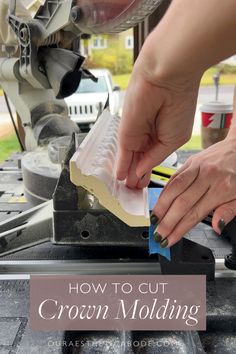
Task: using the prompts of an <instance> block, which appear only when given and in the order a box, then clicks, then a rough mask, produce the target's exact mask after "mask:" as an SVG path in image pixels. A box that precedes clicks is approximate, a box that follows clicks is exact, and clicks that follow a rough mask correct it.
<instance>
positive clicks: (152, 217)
mask: <svg viewBox="0 0 236 354" xmlns="http://www.w3.org/2000/svg"><path fill="white" fill-rule="evenodd" d="M150 221H151V224H152V225H156V224H157V223H158V217H157V216H156V215H155V214H152V215H151V217H150Z"/></svg>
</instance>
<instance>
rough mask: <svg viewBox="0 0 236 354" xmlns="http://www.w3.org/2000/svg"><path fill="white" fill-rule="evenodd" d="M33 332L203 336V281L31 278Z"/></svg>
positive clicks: (181, 277)
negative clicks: (168, 332) (160, 332)
mask: <svg viewBox="0 0 236 354" xmlns="http://www.w3.org/2000/svg"><path fill="white" fill-rule="evenodd" d="M30 327H31V328H32V329H34V330H44V331H54V330H79V331H81V330H99V331H102V330H142V331H144V330H150V331H151V330H154V331H156V330H187V331H189V330H191V331H196V330H206V277H205V276H203V275H76V276H74V275H73V276H72V275H62V276H31V279H30Z"/></svg>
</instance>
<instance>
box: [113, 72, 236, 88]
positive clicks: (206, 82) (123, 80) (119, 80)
mask: <svg viewBox="0 0 236 354" xmlns="http://www.w3.org/2000/svg"><path fill="white" fill-rule="evenodd" d="M216 72H217V69H216V68H210V69H208V70H207V71H206V72H205V73H204V75H203V77H202V80H201V85H202V86H210V85H213V79H212V76H213V75H214V74H215V73H216ZM129 79H130V74H125V75H114V76H113V81H114V83H115V84H117V85H119V86H120V88H121V90H125V89H126V88H127V86H128V83H129ZM220 84H221V85H235V84H236V74H222V75H221V77H220Z"/></svg>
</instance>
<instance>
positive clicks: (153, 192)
mask: <svg viewBox="0 0 236 354" xmlns="http://www.w3.org/2000/svg"><path fill="white" fill-rule="evenodd" d="M161 191H162V188H149V189H148V199H149V210H152V209H153V208H154V206H155V204H156V202H157V199H158V198H159V196H160V194H161ZM155 228H156V226H155V225H150V227H149V254H156V253H158V254H160V255H161V256H163V257H165V258H167V259H168V260H169V261H170V260H171V252H170V248H161V247H160V244H159V243H157V242H156V241H154V239H153V233H154V231H155Z"/></svg>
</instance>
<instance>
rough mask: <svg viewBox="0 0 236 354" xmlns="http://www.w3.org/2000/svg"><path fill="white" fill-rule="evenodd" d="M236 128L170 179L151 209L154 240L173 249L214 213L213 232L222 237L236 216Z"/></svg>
mask: <svg viewBox="0 0 236 354" xmlns="http://www.w3.org/2000/svg"><path fill="white" fill-rule="evenodd" d="M235 129H236V127H235V128H233V129H231V132H230V134H229V136H228V137H227V138H226V139H225V140H224V141H221V142H219V143H217V144H215V145H212V146H211V147H209V148H208V149H206V150H203V151H202V152H200V153H199V154H196V155H194V156H192V157H190V158H189V159H188V160H187V161H186V163H185V164H184V165H183V166H182V167H181V168H180V170H179V171H178V172H177V173H176V174H175V175H173V176H172V177H171V179H170V181H169V182H168V184H167V185H166V186H165V188H164V190H163V191H162V193H161V196H160V198H159V200H158V202H157V204H156V206H155V207H154V209H153V214H154V215H156V217H157V218H158V222H157V228H156V231H155V236H154V238H155V239H156V240H157V241H158V242H161V246H162V247H167V246H172V245H173V244H175V243H176V242H177V241H179V240H180V239H181V238H182V237H183V236H184V234H186V233H187V232H188V231H189V230H190V229H191V228H192V227H193V226H195V225H196V224H197V223H199V222H200V221H201V220H202V219H204V217H206V216H207V215H208V214H209V213H210V212H212V211H213V218H212V226H213V229H214V230H215V231H216V232H217V233H218V234H221V232H222V230H223V228H224V226H225V225H226V224H227V223H228V222H230V221H231V220H232V219H233V218H234V216H235V215H236V139H235V134H236V131H235Z"/></svg>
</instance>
